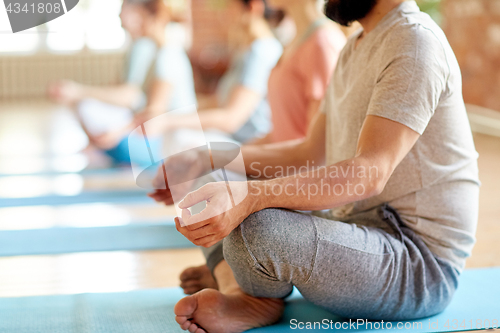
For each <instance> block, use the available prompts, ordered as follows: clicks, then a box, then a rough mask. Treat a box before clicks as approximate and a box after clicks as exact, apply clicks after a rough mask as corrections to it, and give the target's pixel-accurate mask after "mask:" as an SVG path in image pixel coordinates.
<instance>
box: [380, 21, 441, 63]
mask: <svg viewBox="0 0 500 333" xmlns="http://www.w3.org/2000/svg"><path fill="white" fill-rule="evenodd" d="M383 46H384V48H385V49H386V50H387V51H388V52H390V53H393V54H407V55H409V56H418V57H419V58H422V59H425V58H426V57H427V56H429V55H432V56H445V54H446V48H447V47H448V46H449V45H448V43H447V41H446V37H445V36H444V33H443V31H442V30H441V28H440V27H439V26H438V25H437V24H436V23H434V21H432V19H431V18H429V17H428V16H427V14H424V13H418V14H415V15H413V16H409V17H404V18H402V19H400V20H399V21H398V22H396V23H395V24H394V25H393V26H392V27H391V28H390V29H389V30H388V31H387V36H386V38H385V40H384V43H383Z"/></svg>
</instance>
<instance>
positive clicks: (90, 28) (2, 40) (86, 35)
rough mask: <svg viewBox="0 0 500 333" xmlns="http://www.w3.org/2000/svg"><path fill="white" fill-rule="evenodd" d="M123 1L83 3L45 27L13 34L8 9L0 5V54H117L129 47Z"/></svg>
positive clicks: (97, 0)
mask: <svg viewBox="0 0 500 333" xmlns="http://www.w3.org/2000/svg"><path fill="white" fill-rule="evenodd" d="M121 4H122V1H121V0H81V1H80V2H79V3H78V5H77V6H76V7H75V8H73V9H72V10H70V11H69V12H67V13H66V14H65V15H63V16H60V17H58V18H57V19H55V20H52V21H50V22H47V23H46V24H43V25H41V26H38V27H35V28H32V29H29V30H26V31H22V32H18V33H16V34H12V32H11V28H10V24H9V19H8V17H7V12H6V10H5V6H2V5H0V53H33V52H36V51H38V50H47V51H49V52H58V53H60V52H78V51H80V50H82V49H84V48H88V49H91V50H117V49H121V48H123V47H124V46H125V43H126V34H125V31H124V30H123V29H122V27H121V23H120V18H119V16H118V15H119V13H120V7H121Z"/></svg>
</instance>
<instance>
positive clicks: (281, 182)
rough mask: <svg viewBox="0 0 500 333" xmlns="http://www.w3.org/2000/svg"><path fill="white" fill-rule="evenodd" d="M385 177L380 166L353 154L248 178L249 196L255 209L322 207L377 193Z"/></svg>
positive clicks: (314, 208) (364, 197)
mask: <svg viewBox="0 0 500 333" xmlns="http://www.w3.org/2000/svg"><path fill="white" fill-rule="evenodd" d="M387 179H388V177H387V172H384V171H383V168H382V169H381V168H380V166H378V165H375V164H374V163H372V162H371V161H370V160H367V159H363V158H353V159H349V160H345V161H342V162H339V163H336V164H334V165H331V166H328V167H321V168H318V169H315V170H312V171H309V172H303V173H300V174H297V175H294V176H289V177H284V178H278V179H273V180H267V181H253V182H249V197H250V200H253V201H254V203H253V204H254V205H256V207H257V208H258V210H262V209H265V208H272V207H279V208H287V209H296V210H323V209H329V208H334V207H338V206H342V205H346V204H349V203H351V202H355V201H359V200H363V199H366V198H369V197H371V196H374V195H377V194H379V193H380V192H381V191H382V189H383V187H384V186H385V183H386V181H387Z"/></svg>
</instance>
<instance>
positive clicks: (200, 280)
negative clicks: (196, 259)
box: [180, 265, 219, 295]
mask: <svg viewBox="0 0 500 333" xmlns="http://www.w3.org/2000/svg"><path fill="white" fill-rule="evenodd" d="M180 280H181V288H182V289H183V290H184V293H185V294H187V295H191V294H194V293H196V292H198V291H200V290H202V289H205V288H211V289H219V287H218V285H217V282H216V281H215V279H214V277H213V276H212V272H210V269H209V268H208V266H207V265H201V266H198V267H189V268H186V269H185V270H184V271H183V272H182V273H181V275H180Z"/></svg>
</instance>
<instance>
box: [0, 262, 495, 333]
mask: <svg viewBox="0 0 500 333" xmlns="http://www.w3.org/2000/svg"><path fill="white" fill-rule="evenodd" d="M499 281H500V268H490V269H477V270H468V271H465V272H464V273H463V275H462V277H461V281H460V288H459V289H458V291H457V293H456V295H455V297H454V299H453V301H452V303H451V304H450V306H449V307H448V308H447V309H446V310H445V311H444V312H443V313H441V314H439V315H437V316H434V317H431V318H425V319H422V320H420V321H411V322H408V323H409V325H410V326H408V324H407V323H406V322H391V325H392V330H393V331H399V330H398V329H397V325H398V323H401V324H400V325H402V327H405V324H406V329H401V330H400V331H401V332H449V331H466V330H471V329H476V326H475V325H476V323H479V321H480V323H481V325H482V327H481V328H484V327H485V325H490V327H491V325H492V323H493V320H494V319H500V318H499V317H500V304H499V302H498V300H499V299H500V287H499ZM183 296H184V295H183V294H182V291H181V290H180V289H179V288H173V289H160V290H140V291H132V292H127V293H110V294H80V295H63V296H41V297H40V296H39V297H23V298H4V299H0V332H2V333H3V332H5V333H33V332H37V333H56V332H64V333H114V332H117V333H165V332H183V331H182V330H180V328H179V327H178V325H177V323H176V322H175V320H174V314H173V307H174V305H175V303H176V302H177V301H178V300H179V299H180V298H181V297H183ZM324 319H326V320H327V321H328V322H329V323H330V321H332V323H333V327H334V328H333V329H331V330H332V331H333V330H337V329H335V323H338V324H337V326H339V325H340V327H341V326H342V323H344V327H347V326H348V325H347V324H349V321H345V320H343V319H342V318H340V317H338V316H335V315H333V314H330V313H328V312H326V311H324V310H322V309H320V308H318V307H316V306H314V305H312V304H311V303H309V302H307V301H305V300H304V299H303V298H301V296H300V294H299V293H298V292H297V291H296V290H295V291H294V293H293V294H292V295H291V296H290V297H289V298H288V300H287V305H286V310H285V314H284V316H283V319H282V320H281V321H280V322H279V323H278V324H276V325H273V326H270V327H264V328H259V329H255V330H252V332H255V333H280V332H295V331H299V330H302V329H300V328H299V327H298V326H297V327H295V326H294V324H293V323H297V325H298V323H304V325H305V323H307V322H315V321H316V322H320V323H321V321H322V320H324ZM455 319H456V320H457V328H456V329H455V328H454V321H453V320H455ZM291 320H296V322H294V321H292V325H291V324H290V321H291ZM470 321H472V323H473V325H474V326H473V327H471V326H470ZM488 321H489V324H488ZM414 322H420V323H421V324H420V326H419V325H418V324H417V326H416V327H413V325H414ZM462 322H464V323H465V326H464V327H460V326H459V325H460V324H461V323H462ZM375 323H379V325H380V322H372V326H373V327H372V328H370V327H368V328H367V326H366V325H362V326H359V327H353V326H352V325H351V326H350V327H347V328H345V329H341V328H340V329H339V330H344V331H363V332H379V331H381V330H382V329H380V328H379V329H376V327H377V325H376V324H375ZM447 324H448V326H449V327H446V325H447ZM387 325H388V324H387V323H385V325H384V328H387ZM429 326H431V327H429ZM294 327H295V329H293V328H294ZM408 327H410V328H408ZM477 328H480V327H479V326H478V327H477ZM304 330H305V328H304ZM325 330H327V329H326V328H324V329H319V328H317V329H311V330H307V331H313V332H314V331H317V332H320V331H321V332H324V331H325ZM386 330H387V329H386ZM215 333H216V332H215Z"/></svg>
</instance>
